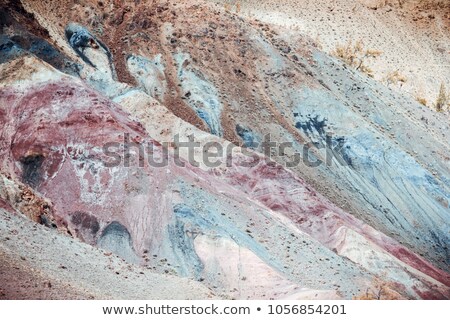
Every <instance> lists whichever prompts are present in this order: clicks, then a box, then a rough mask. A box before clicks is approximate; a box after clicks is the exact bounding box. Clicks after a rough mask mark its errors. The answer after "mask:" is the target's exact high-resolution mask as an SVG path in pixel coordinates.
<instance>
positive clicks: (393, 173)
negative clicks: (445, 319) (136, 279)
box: [0, 1, 450, 298]
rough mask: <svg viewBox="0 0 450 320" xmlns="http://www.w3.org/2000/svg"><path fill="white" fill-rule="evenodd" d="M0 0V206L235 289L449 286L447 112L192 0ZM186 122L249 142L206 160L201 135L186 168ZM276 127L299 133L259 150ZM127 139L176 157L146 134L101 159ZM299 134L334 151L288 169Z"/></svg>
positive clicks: (353, 290) (210, 135) (163, 268)
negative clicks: (116, 157)
mask: <svg viewBox="0 0 450 320" xmlns="http://www.w3.org/2000/svg"><path fill="white" fill-rule="evenodd" d="M4 8H5V10H4V11H2V12H3V13H2V15H3V16H2V26H1V27H2V32H3V33H2V34H1V38H0V40H1V43H0V48H1V49H0V62H1V63H2V64H1V65H0V70H1V77H0V88H1V93H0V106H1V109H0V123H2V125H3V126H2V130H1V131H0V135H1V138H2V139H1V142H0V145H1V149H0V164H1V170H2V172H3V174H2V179H3V180H2V181H3V182H2V184H0V187H1V189H0V199H1V201H0V205H1V207H3V208H4V209H6V210H7V211H10V212H20V213H23V214H25V215H26V216H28V217H30V218H32V219H33V220H34V221H36V222H40V223H42V224H45V225H48V226H49V227H56V228H58V229H60V230H65V232H67V233H68V234H70V235H72V236H74V237H76V238H78V239H80V240H82V241H84V242H87V243H89V244H93V245H96V246H98V247H101V248H103V249H105V250H108V251H111V252H114V253H115V254H118V255H119V256H121V257H122V258H124V259H125V260H127V261H128V262H129V263H133V264H140V265H144V266H147V267H149V268H152V269H154V270H155V271H156V272H158V273H169V274H174V275H178V276H181V277H189V278H192V279H195V280H197V281H201V282H202V283H203V284H205V285H206V286H207V287H208V288H210V289H212V290H213V291H214V293H215V294H218V295H224V296H226V297H233V298H334V297H342V298H351V297H354V296H358V295H359V294H360V293H361V292H365V291H366V290H367V288H370V287H371V286H373V281H372V280H373V277H379V278H383V279H384V280H385V286H386V287H389V288H390V289H389V292H391V294H392V295H393V296H396V297H407V298H447V297H448V296H449V291H448V285H449V283H450V279H449V275H448V273H447V271H448V262H449V254H448V248H447V244H448V242H449V241H448V240H449V233H448V231H449V225H448V221H449V208H448V200H449V188H448V181H449V169H448V162H449V159H450V155H449V153H450V150H449V146H448V143H447V142H446V141H447V140H448V139H447V138H446V137H448V134H449V130H448V122H446V119H445V115H442V114H437V115H436V114H434V113H433V112H431V111H430V110H429V109H426V108H424V107H422V106H420V105H419V104H417V103H415V102H414V101H413V100H411V99H408V98H405V97H403V96H401V95H398V94H397V93H394V92H393V91H391V90H389V89H388V88H386V87H384V86H383V85H381V84H379V83H377V82H375V81H373V80H372V79H369V78H367V77H365V76H364V75H361V74H358V73H356V72H354V71H352V70H349V69H347V68H346V67H345V66H344V65H342V64H341V63H340V62H338V61H336V60H335V59H333V58H330V57H329V56H327V55H326V54H324V53H322V52H321V51H319V50H318V49H317V48H316V47H315V46H314V44H313V43H312V42H310V41H309V40H308V39H306V38H304V37H303V36H302V35H301V34H299V33H297V32H293V31H290V30H287V29H283V30H281V29H277V30H275V29H273V28H272V27H269V26H268V25H265V24H262V23H251V22H249V21H245V20H243V19H241V18H239V17H237V16H236V15H233V14H229V13H226V12H224V11H223V10H222V9H220V8H219V7H214V6H211V5H209V4H207V3H204V2H201V1H199V2H198V3H197V2H194V3H193V2H192V1H189V2H186V3H184V2H176V3H175V2H167V3H166V2H162V1H161V2H160V1H154V2H152V3H147V2H146V3H139V2H125V3H117V2H103V1H102V2H95V3H94V2H92V3H91V2H87V1H86V2H77V3H71V2H62V1H55V2H48V3H42V2H40V1H23V2H21V3H20V4H14V5H13V3H12V2H5V3H4ZM176 134H177V135H178V136H179V138H180V140H181V141H187V140H188V138H189V136H192V135H193V136H194V137H195V141H197V142H198V143H199V144H200V145H205V144H208V143H211V142H218V143H219V144H221V145H223V146H224V147H225V146H233V145H241V146H245V147H248V148H250V149H253V151H250V150H249V149H240V148H234V153H233V156H232V157H230V155H224V156H223V160H224V161H223V162H224V163H225V162H226V161H225V160H227V159H230V165H228V166H225V165H221V166H218V167H217V168H211V167H210V166H207V165H206V164H205V162H204V161H203V154H202V152H201V150H200V151H198V152H197V153H195V154H193V157H194V159H195V160H197V161H198V162H199V166H194V165H192V161H191V162H189V161H188V160H189V158H190V156H191V155H190V154H188V153H186V150H184V149H181V148H180V145H179V143H177V142H176V141H175V142H174V135H176ZM267 134H271V135H272V137H273V140H275V141H278V142H291V143H292V147H290V149H288V150H285V152H283V153H277V154H271V153H270V152H266V155H263V154H261V152H263V151H264V146H263V145H261V144H260V142H262V141H263V138H264V136H265V135H267ZM124 139H128V142H129V143H130V144H132V145H133V144H134V145H133V146H134V147H135V144H137V143H140V144H141V145H145V146H147V147H148V148H150V149H151V150H152V152H153V155H154V156H156V159H158V160H161V159H164V157H165V156H167V159H168V164H167V165H166V166H164V167H161V166H155V165H153V166H152V165H149V164H148V163H146V161H143V160H147V159H146V157H145V155H144V156H143V155H142V154H136V153H137V151H138V150H136V148H135V150H134V153H132V154H131V155H132V156H130V158H125V159H123V160H124V161H128V162H129V165H123V164H122V163H121V164H120V165H115V166H108V165H106V164H108V163H109V161H110V160H111V159H110V157H108V154H107V153H105V149H104V146H105V144H106V143H110V144H111V143H116V146H119V149H120V148H122V149H123V148H127V147H128V145H127V144H125V145H124V144H123V142H124ZM419 141H420V144H418V142H419ZM165 142H170V144H169V150H168V152H167V154H166V152H165V149H164V148H163V146H164V145H165ZM304 144H308V145H310V146H316V147H318V148H312V152H311V155H310V156H311V157H312V158H313V159H316V160H323V161H325V160H327V159H328V161H329V162H328V165H325V163H323V164H322V165H320V166H311V165H307V163H306V162H305V161H300V162H299V163H298V164H297V165H296V166H293V167H292V168H286V167H287V165H286V162H287V161H292V160H293V159H294V153H295V152H298V153H299V154H303V153H302V148H303V145H304ZM321 146H322V147H321ZM177 154H179V155H180V157H181V159H178V161H180V160H181V161H183V163H184V165H183V166H180V165H179V163H178V164H177V161H176V160H177V158H176V155H177ZM327 155H328V158H327ZM330 155H332V156H333V157H330ZM144 158H145V159H144ZM270 158H272V159H270ZM249 159H251V161H252V162H253V166H252V167H251V168H249V167H248V165H247V164H248V161H249ZM315 190H318V191H319V192H320V193H322V194H323V195H321V194H319V193H318V192H317V191H315ZM12 251H14V250H12ZM261 275H264V277H262V276H261ZM262 278H264V281H262V280H261V279H262ZM349 279H352V280H351V281H349ZM155 290H158V289H155ZM196 292H199V291H196ZM155 296H157V295H156V294H155Z"/></svg>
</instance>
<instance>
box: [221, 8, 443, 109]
mask: <svg viewBox="0 0 450 320" xmlns="http://www.w3.org/2000/svg"><path fill="white" fill-rule="evenodd" d="M212 1H213V2H215V3H218V4H220V5H221V6H223V7H224V8H225V7H226V8H228V10H230V11H232V12H238V14H239V15H241V16H243V17H247V18H251V19H259V20H261V21H264V22H266V23H269V24H274V25H279V26H283V27H286V28H288V29H291V30H297V31H299V32H302V33H304V34H307V35H309V36H310V37H311V38H313V39H314V40H315V41H316V43H317V44H318V45H319V46H320V47H321V48H322V49H323V50H324V51H326V52H329V53H332V52H333V51H335V50H336V48H337V46H339V45H343V44H346V43H348V42H349V41H351V42H352V43H355V42H356V41H357V40H361V41H363V43H364V46H365V47H366V48H370V49H375V50H379V51H381V52H382V55H381V56H380V57H378V58H377V59H373V60H370V61H369V62H368V64H369V66H370V68H371V69H372V70H373V71H374V76H375V79H377V80H378V81H381V82H383V83H384V84H387V83H388V81H387V78H388V77H389V75H392V73H393V72H395V71H398V72H399V73H400V74H401V75H402V76H403V77H404V78H405V79H406V82H405V83H403V82H394V83H389V87H390V88H391V89H393V90H396V91H399V92H402V93H406V94H407V95H409V96H411V97H413V98H423V99H425V100H426V101H427V105H428V106H429V107H431V108H432V107H433V103H435V102H436V98H437V96H438V92H439V88H440V84H441V83H444V84H445V85H446V86H447V89H449V87H450V78H449V74H450V72H449V68H450V46H449V43H450V38H449V37H450V36H449V35H450V2H448V1H444V0H315V1H309V0H288V1H283V3H282V4H280V3H279V2H277V1H272V0H263V1H259V0H258V1H253V0H244V1H236V0H212Z"/></svg>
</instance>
